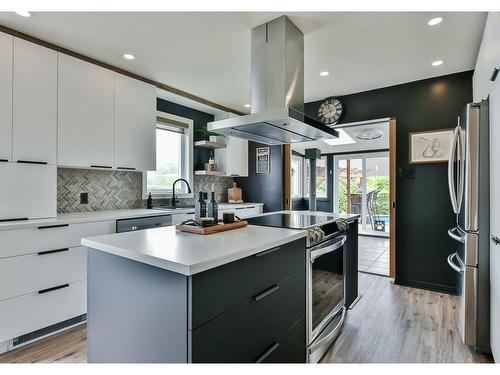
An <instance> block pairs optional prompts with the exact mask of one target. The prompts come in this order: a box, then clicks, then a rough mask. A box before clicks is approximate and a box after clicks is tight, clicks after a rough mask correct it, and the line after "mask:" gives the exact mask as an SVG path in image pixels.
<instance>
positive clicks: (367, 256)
mask: <svg viewBox="0 0 500 375" xmlns="http://www.w3.org/2000/svg"><path fill="white" fill-rule="evenodd" d="M358 241H359V242H358V249H359V255H358V270H359V271H361V272H369V273H374V274H377V275H383V276H389V239H388V238H382V237H369V236H359V239H358Z"/></svg>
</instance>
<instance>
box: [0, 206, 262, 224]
mask: <svg viewBox="0 0 500 375" xmlns="http://www.w3.org/2000/svg"><path fill="white" fill-rule="evenodd" d="M259 205H263V203H234V204H233V203H231V204H230V203H220V204H219V209H222V210H227V209H231V208H244V207H255V206H259ZM189 212H194V208H192V207H191V208H177V209H153V210H148V209H140V208H139V209H126V210H109V211H89V212H74V213H66V214H58V215H57V217H54V218H48V219H30V220H23V221H5V222H0V230H6V229H21V228H31V227H39V226H43V225H58V224H76V223H86V222H93V221H108V220H119V219H127V218H135V217H147V216H161V215H177V214H185V213H189Z"/></svg>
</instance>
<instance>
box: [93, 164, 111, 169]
mask: <svg viewBox="0 0 500 375" xmlns="http://www.w3.org/2000/svg"><path fill="white" fill-rule="evenodd" d="M90 168H106V169H111V168H113V167H110V166H109V165H91V166H90Z"/></svg>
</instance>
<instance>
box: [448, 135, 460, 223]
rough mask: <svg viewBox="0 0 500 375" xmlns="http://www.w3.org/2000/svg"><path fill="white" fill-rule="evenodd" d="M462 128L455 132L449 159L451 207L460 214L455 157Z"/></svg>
mask: <svg viewBox="0 0 500 375" xmlns="http://www.w3.org/2000/svg"><path fill="white" fill-rule="evenodd" d="M458 129H460V126H457V127H456V128H455V130H454V131H453V140H452V142H451V147H450V156H449V159H448V189H449V191H450V199H451V206H452V207H453V212H454V213H456V214H458V202H457V193H456V191H455V166H454V162H455V156H456V149H457V144H458V134H459V130H458Z"/></svg>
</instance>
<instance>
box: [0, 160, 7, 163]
mask: <svg viewBox="0 0 500 375" xmlns="http://www.w3.org/2000/svg"><path fill="white" fill-rule="evenodd" d="M0 162H2V163H8V162H9V159H0Z"/></svg>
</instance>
